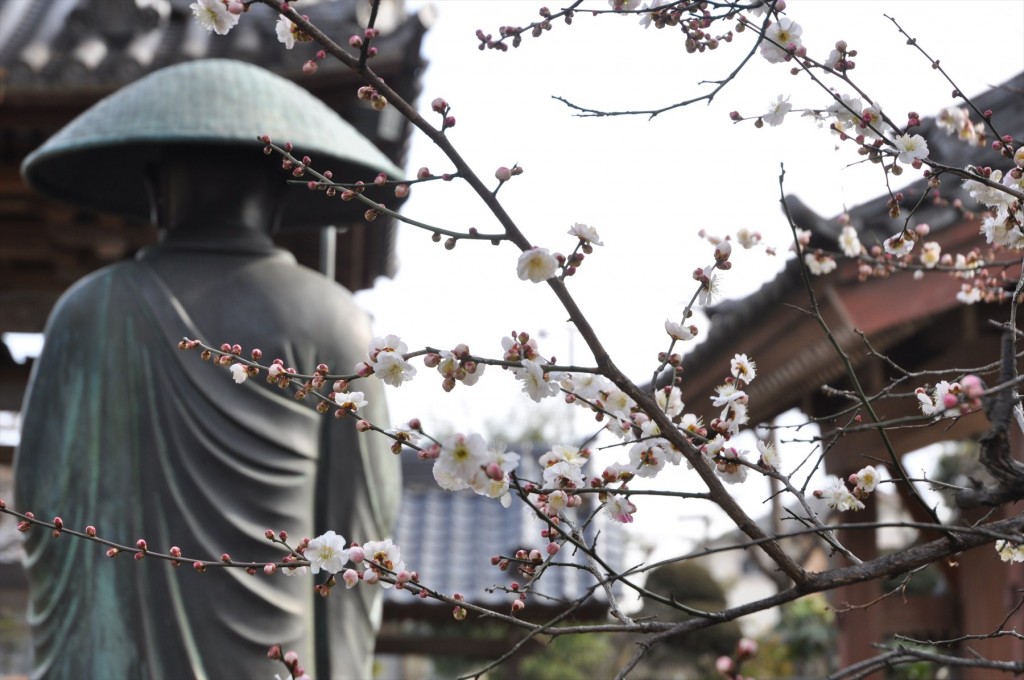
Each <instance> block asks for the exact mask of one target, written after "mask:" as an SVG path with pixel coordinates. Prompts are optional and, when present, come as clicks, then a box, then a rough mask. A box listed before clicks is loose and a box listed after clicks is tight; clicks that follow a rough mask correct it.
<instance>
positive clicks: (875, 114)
mask: <svg viewBox="0 0 1024 680" xmlns="http://www.w3.org/2000/svg"><path fill="white" fill-rule="evenodd" d="M890 129H891V128H890V127H889V126H888V125H886V123H885V121H884V120H883V119H882V108H881V106H880V105H879V104H878V102H875V103H874V104H873V105H871V106H868V107H866V108H865V109H864V110H863V111H861V114H860V119H859V120H858V121H857V132H858V134H862V135H864V136H865V137H867V138H869V139H879V138H880V137H882V136H883V135H885V134H887V133H888V132H889V131H890ZM918 136H920V135H918ZM922 140H923V138H922ZM927 153H928V152H927V146H926V150H925V155H927ZM908 162H909V161H908Z"/></svg>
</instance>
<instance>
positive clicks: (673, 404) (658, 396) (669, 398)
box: [654, 385, 684, 418]
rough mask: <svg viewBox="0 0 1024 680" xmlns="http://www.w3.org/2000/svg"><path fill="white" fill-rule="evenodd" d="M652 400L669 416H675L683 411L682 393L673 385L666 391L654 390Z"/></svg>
mask: <svg viewBox="0 0 1024 680" xmlns="http://www.w3.org/2000/svg"><path fill="white" fill-rule="evenodd" d="M654 401H655V402H657V404H658V408H660V409H661V410H662V411H663V412H664V413H665V415H667V416H668V417H669V418H675V417H676V416H677V415H679V414H680V413H682V412H683V408H684V404H683V393H682V391H681V390H680V389H679V388H678V387H676V386H675V385H673V386H672V387H671V388H669V390H668V391H667V392H666V391H665V390H663V389H659V390H658V391H656V392H655V393H654Z"/></svg>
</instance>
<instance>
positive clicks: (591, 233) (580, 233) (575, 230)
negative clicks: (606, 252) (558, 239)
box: [569, 222, 604, 246]
mask: <svg viewBox="0 0 1024 680" xmlns="http://www.w3.org/2000/svg"><path fill="white" fill-rule="evenodd" d="M569 233H570V234H571V235H573V236H575V237H576V238H578V239H579V240H581V241H585V242H586V243H590V244H592V245H595V246H603V245H604V243H603V242H602V241H601V238H600V237H599V236H598V235H597V229H594V228H593V227H588V226H587V225H585V224H583V223H582V222H577V223H576V224H574V225H572V227H570V228H569Z"/></svg>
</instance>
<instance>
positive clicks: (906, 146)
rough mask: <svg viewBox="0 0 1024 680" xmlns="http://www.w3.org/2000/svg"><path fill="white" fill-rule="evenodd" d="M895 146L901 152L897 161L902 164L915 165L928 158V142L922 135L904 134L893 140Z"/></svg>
mask: <svg viewBox="0 0 1024 680" xmlns="http://www.w3.org/2000/svg"><path fill="white" fill-rule="evenodd" d="M893 144H895V145H896V150H897V151H898V152H899V154H898V155H897V156H896V160H898V161H899V162H900V163H913V162H914V161H915V160H918V159H921V158H927V157H928V142H926V141H925V139H924V137H922V136H921V135H908V134H902V135H900V136H898V137H897V138H896V139H894V140H893Z"/></svg>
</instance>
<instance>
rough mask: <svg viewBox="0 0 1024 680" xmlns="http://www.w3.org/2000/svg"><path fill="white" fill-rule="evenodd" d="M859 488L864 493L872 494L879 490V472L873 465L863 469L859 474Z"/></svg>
mask: <svg viewBox="0 0 1024 680" xmlns="http://www.w3.org/2000/svg"><path fill="white" fill-rule="evenodd" d="M856 479H857V488H858V489H860V490H861V491H863V492H864V493H872V492H873V491H874V490H875V489H876V488H878V471H877V470H875V467H874V466H873V465H868V466H867V467H863V468H861V469H860V470H859V471H858V472H857V476H856Z"/></svg>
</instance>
